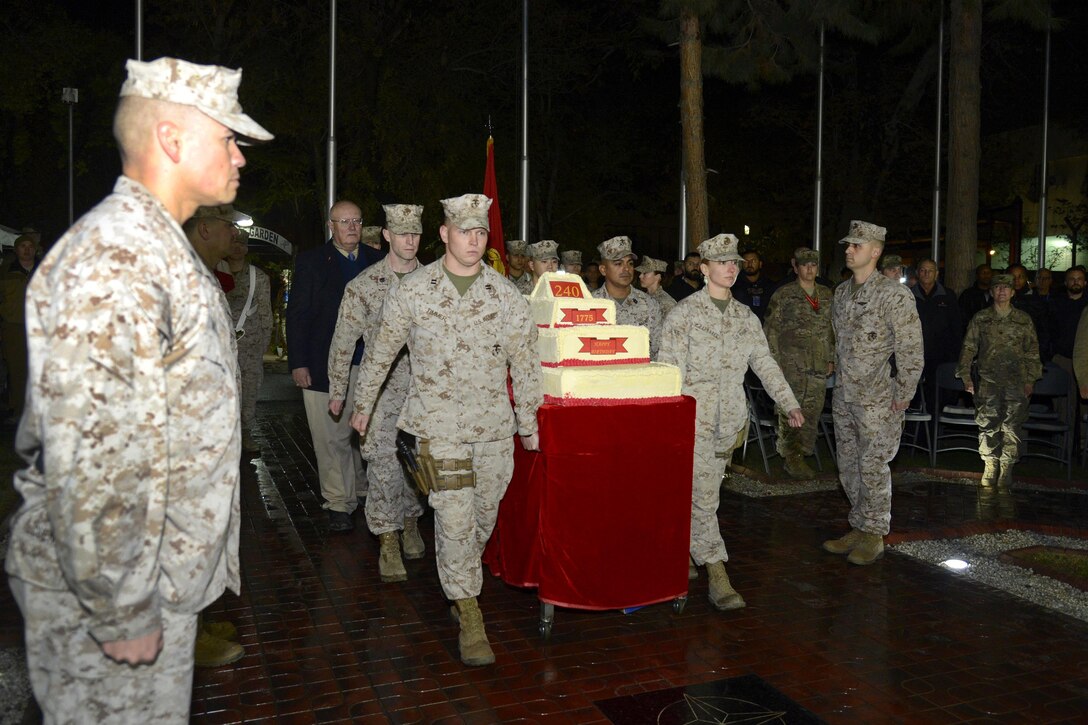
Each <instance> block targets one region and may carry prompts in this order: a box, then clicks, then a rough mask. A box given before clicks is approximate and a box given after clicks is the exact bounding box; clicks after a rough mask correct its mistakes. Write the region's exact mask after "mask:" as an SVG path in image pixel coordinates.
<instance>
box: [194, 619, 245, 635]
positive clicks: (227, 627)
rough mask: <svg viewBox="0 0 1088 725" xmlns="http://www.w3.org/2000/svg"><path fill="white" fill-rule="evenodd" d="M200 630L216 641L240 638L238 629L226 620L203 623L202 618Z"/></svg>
mask: <svg viewBox="0 0 1088 725" xmlns="http://www.w3.org/2000/svg"><path fill="white" fill-rule="evenodd" d="M200 629H201V630H202V631H204V632H207V633H208V634H210V635H211V636H213V637H215V638H216V639H229V640H234V639H237V638H238V628H237V627H235V626H234V625H233V624H231V623H230V622H228V621H226V620H223V621H222V622H206V621H203V617H202V618H201V623H200Z"/></svg>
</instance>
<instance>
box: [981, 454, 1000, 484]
mask: <svg viewBox="0 0 1088 725" xmlns="http://www.w3.org/2000/svg"><path fill="white" fill-rule="evenodd" d="M999 475H1000V467H999V466H998V463H997V459H996V458H987V459H986V470H984V471H983V472H982V480H981V481H979V484H978V485H979V486H981V487H982V488H993V487H994V486H996V485H997V478H998V476H999Z"/></svg>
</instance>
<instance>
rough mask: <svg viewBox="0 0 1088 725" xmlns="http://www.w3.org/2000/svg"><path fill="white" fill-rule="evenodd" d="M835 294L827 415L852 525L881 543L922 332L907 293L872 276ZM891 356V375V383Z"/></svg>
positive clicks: (888, 524)
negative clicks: (900, 406)
mask: <svg viewBox="0 0 1088 725" xmlns="http://www.w3.org/2000/svg"><path fill="white" fill-rule="evenodd" d="M852 284H853V283H852V282H851V281H849V280H848V281H846V282H843V283H842V284H841V285H839V286H838V287H837V288H836V289H835V297H834V302H833V303H832V308H831V310H832V312H831V319H832V321H833V324H834V328H835V357H836V360H835V392H834V395H833V397H832V414H833V416H834V420H835V441H836V443H837V451H836V452H837V456H838V467H839V478H840V480H841V481H842V487H843V490H845V491H846V496H847V498H849V499H850V507H851V508H850V517H849V521H850V525H851V526H852V527H854V528H855V529H858V530H860V531H863V532H865V533H867V534H877V535H880V536H884V535H886V534H887V533H888V531H889V530H890V527H891V519H892V476H891V469H890V468H888V463H889V462H890V461H891V460H892V459H893V458H895V454H896V453H897V452H898V451H899V439H900V437H901V436H902V434H903V411H899V412H895V411H893V410H892V402H893V401H896V400H910V399H911V398H912V397H914V392H915V390H916V389H917V387H918V378H919V377H921V375H922V325H921V323H920V322H919V321H918V308H917V307H916V306H915V304H914V295H913V294H912V293H911V291H910V288H908V287H907V286H906V285H903V284H900V283H899V282H896V281H895V280H892V279H889V278H887V277H885V276H884V275H883V274H880V273H879V272H873V273H872V274H871V275H870V276H869V279H867V280H866V281H865V283H864V284H863V285H861V287H860V288H859V289H858V290H857V291H856V292H853V288H852ZM892 355H894V356H895V366H896V374H895V377H892V362H891V358H892Z"/></svg>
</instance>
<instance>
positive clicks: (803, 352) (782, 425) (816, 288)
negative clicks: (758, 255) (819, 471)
mask: <svg viewBox="0 0 1088 725" xmlns="http://www.w3.org/2000/svg"><path fill="white" fill-rule="evenodd" d="M793 262H794V266H795V268H796V271H797V280H796V281H794V282H792V283H789V284H786V285H783V286H782V287H779V288H778V289H777V290H775V293H774V296H772V297H771V303H770V305H768V307H767V316H766V319H765V320H764V321H763V331H764V332H765V333H766V335H767V345H768V347H769V348H770V350H771V355H772V356H773V357H774V359H775V362H777V363H778V365H779V367H781V368H782V374H783V375H785V376H786V381H787V382H788V383H789V384H790V389H791V390H792V391H793V394H794V395H795V396H797V400H798V401H799V402H800V405H801V412H802V413H803V414H804V416H805V424H804V425H803V426H801V427H800V428H793V427H791V426H790V425H789V416H788V414H787V412H786V411H785V410H783V409H782V408H778V411H777V412H778V439H777V442H776V446H777V448H778V453H779V454H780V455H781V456H782V458H783V460H784V461H785V469H786V473H788V474H789V475H790V476H791V477H793V478H812V477H813V476H815V475H816V472H815V471H813V470H812V469H811V468H809V466H808V464H807V463H805V456H809V455H812V452H813V450H814V449H815V447H816V427H817V425H818V424H819V422H820V413H821V411H823V409H824V400H825V399H826V397H827V377H828V376H829V375H830V374H831V373H833V372H834V371H835V333H834V331H833V330H832V329H831V290H830V289H828V288H827V287H824V286H823V285H822V284H817V283H816V274H817V272H818V271H819V266H820V253H819V252H817V251H816V250H814V249H805V248H801V249H798V250H796V251H795V252H794V255H793Z"/></svg>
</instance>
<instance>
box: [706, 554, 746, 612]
mask: <svg viewBox="0 0 1088 725" xmlns="http://www.w3.org/2000/svg"><path fill="white" fill-rule="evenodd" d="M706 575H707V577H708V578H709V579H710V603H711V604H713V605H714V608H715V609H719V610H721V611H723V612H725V611H728V610H730V609H742V608H743V607H744V606H745V604H744V599H743V598H741V596H740V595H739V594H737V591H736V590H735V589H734V588H733V585H732V584H730V583H729V575H728V574H726V573H725V563H724V562H721V561H715V562H713V563H709V564H707V565H706Z"/></svg>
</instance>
